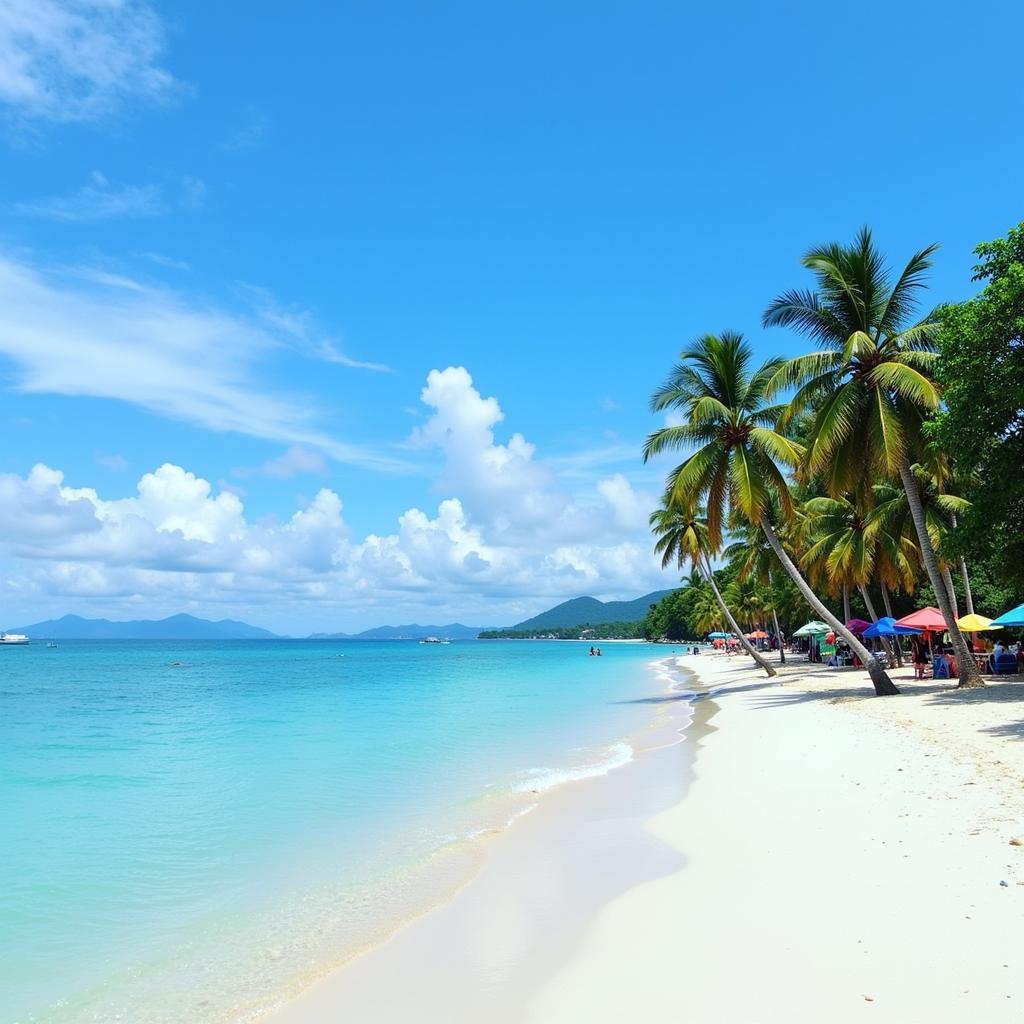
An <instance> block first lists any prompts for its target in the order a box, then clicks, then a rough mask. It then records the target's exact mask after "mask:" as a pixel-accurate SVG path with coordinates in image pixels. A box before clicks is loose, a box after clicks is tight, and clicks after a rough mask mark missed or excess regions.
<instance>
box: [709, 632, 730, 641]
mask: <svg viewBox="0 0 1024 1024" xmlns="http://www.w3.org/2000/svg"><path fill="white" fill-rule="evenodd" d="M730 635H731V634H729V633H708V639H709V640H727V639H728V638H729V636H730Z"/></svg>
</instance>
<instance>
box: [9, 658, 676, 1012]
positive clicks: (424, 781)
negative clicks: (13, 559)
mask: <svg viewBox="0 0 1024 1024" xmlns="http://www.w3.org/2000/svg"><path fill="white" fill-rule="evenodd" d="M588 650H589V645H587V644H579V643H572V642H558V641H550V642H545V641H501V640H493V641H454V642H452V643H451V644H447V645H444V644H420V643H417V642H412V641H387V642H370V641H288V640H273V641H262V640H239V641H189V642H185V641H178V642H170V641H166V642H165V641H61V642H60V643H59V645H58V646H57V647H47V646H46V645H45V644H42V643H38V642H37V643H34V644H32V645H31V646H28V647H11V648H5V649H0V832H2V837H0V1021H2V1022H3V1024H8V1022H11V1024H14V1022H17V1024H30V1022H31V1024H43V1022H45V1024H85V1022H89V1024H97V1022H101V1024H108V1022H111V1024H112V1022H124V1024H172V1022H173V1024H181V1022H183V1021H188V1022H190V1024H222V1022H229V1021H230V1022H245V1021H251V1020H255V1019H257V1018H259V1017H260V1016H261V1015H263V1014H265V1013H266V1012H267V1011H268V1010H271V1009H273V1008H274V1007H276V1006H278V1005H280V1004H281V1003H282V1001H284V1000H286V999H288V998H289V997H290V996H292V995H294V994H295V993H296V992H298V991H299V990H301V988H303V987H304V986H305V985H307V984H309V983H310V982H311V981H312V980H314V979H315V978H316V977H318V976H320V975H322V974H324V973H326V972H327V971H329V970H331V969H333V968H334V967H336V966H337V965H339V964H342V963H344V962H345V960H346V959H347V958H349V957H351V956H353V955H354V954H355V953H357V952H358V951H359V950H361V949H364V948H367V947H368V946H371V945H373V944H375V943H376V942H379V941H381V940H382V939H383V938H385V937H386V936H387V934H389V932H390V931H391V930H393V929H394V928H395V927H396V926H398V925H399V924H400V923H401V922H402V921H404V920H407V919H409V918H411V917H413V916H415V915H417V914H420V913H423V912H424V911H426V910H428V909H429V908H430V907H431V906H433V905H436V904H437V903H439V902H442V901H443V900H444V899H445V898H446V897H447V896H448V895H450V894H451V893H452V892H453V891H454V890H455V889H456V888H457V887H458V886H459V885H461V884H463V883H464V882H465V881H466V879H467V878H468V877H470V876H471V874H472V872H473V870H474V868H475V866H476V865H477V864H478V863H479V859H480V857H481V856H482V855H483V854H482V850H483V848H484V846H485V844H486V842H487V841H490V837H491V836H493V835H494V834H495V833H498V832H500V831H501V830H503V829H504V828H507V827H509V826H510V825H511V824H512V823H513V822H514V821H515V820H516V819H517V818H518V817H520V816H522V815H524V814H527V813H529V811H530V810H531V809H532V808H533V807H534V806H535V805H536V804H537V802H538V801H539V800H541V799H543V793H544V791H545V790H548V789H550V788H551V787H554V786H558V785H561V784H565V783H571V782H572V781H573V780H577V779H583V778H587V777H590V776H594V775H600V774H604V773H607V772H609V771H612V770H614V769H615V768H616V767H617V766H619V765H622V764H625V763H626V762H628V761H629V760H630V759H631V758H632V757H633V756H634V750H635V748H636V744H637V739H636V738H637V737H638V736H642V735H643V734H644V730H645V729H647V728H648V727H649V725H650V722H651V717H652V707H656V705H657V695H658V694H659V693H661V692H662V691H663V690H664V689H665V676H664V674H661V673H659V672H656V671H655V670H654V669H653V667H652V663H653V662H654V661H655V660H656V659H663V658H664V657H665V656H666V655H667V654H669V653H671V652H670V651H667V650H666V649H665V648H664V647H654V646H651V645H645V644H604V645H602V656H601V657H600V658H597V657H590V656H589V654H588Z"/></svg>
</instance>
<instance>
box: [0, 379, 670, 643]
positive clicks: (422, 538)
mask: <svg viewBox="0 0 1024 1024" xmlns="http://www.w3.org/2000/svg"><path fill="white" fill-rule="evenodd" d="M422 398H423V401H424V403H425V404H426V405H427V406H428V408H429V410H430V415H429V417H428V418H427V420H426V422H425V423H424V425H423V426H422V427H420V428H419V429H418V430H417V431H416V432H415V435H414V437H415V442H416V443H417V444H418V445H420V446H422V447H423V448H426V449H431V450H436V451H438V452H439V453H440V456H441V459H442V464H441V465H440V466H439V467H438V470H437V479H438V489H439V490H440V491H441V494H442V496H441V497H440V499H439V501H438V504H437V507H436V509H435V510H433V511H430V510H428V509H425V508H420V507H414V508H410V509H408V510H406V511H405V512H403V513H401V514H400V515H397V516H396V518H395V520H394V521H393V525H392V526H391V528H390V529H385V530H382V531H380V532H372V533H369V534H368V535H366V536H365V537H363V538H362V539H358V538H356V537H353V536H352V531H351V529H350V528H349V526H348V524H347V523H346V521H345V517H344V509H343V505H342V501H341V497H340V495H339V494H338V493H337V492H335V491H334V490H332V489H330V488H327V487H324V488H321V489H320V490H319V491H318V493H317V494H316V496H315V497H314V498H313V500H312V501H311V502H309V503H308V504H307V505H306V506H305V507H303V508H300V509H299V510H297V511H295V512H294V513H293V514H291V515H290V517H288V518H286V519H277V518H263V519H258V520H254V519H252V518H250V517H249V516H248V515H247V514H246V509H245V505H244V502H243V497H244V495H242V494H240V493H238V489H237V488H233V487H229V486H226V485H224V484H221V485H220V486H219V487H214V486H212V485H211V484H210V483H209V482H207V481H206V480H204V479H202V478H201V477H198V476H196V475H195V474H193V473H190V472H188V471H187V470H186V469H185V468H183V467H180V466H176V465H172V464H165V465H163V466H160V467H159V468H158V469H156V470H154V471H153V472H151V473H147V474H145V475H144V476H142V478H141V479H140V480H139V482H138V485H137V487H136V488H135V492H134V493H131V494H128V495H126V496H121V497H110V496H107V495H101V494H100V493H99V492H98V491H97V490H96V489H95V488H90V487H72V486H70V485H69V484H68V483H67V482H66V481H65V479H64V476H63V474H62V473H60V472H58V471H57V470H54V469H51V468H48V467H46V466H42V465H40V466H36V467H35V468H33V470H32V471H31V472H30V473H29V474H28V475H27V476H26V477H20V476H16V475H13V474H0V538H2V540H0V553H2V552H3V551H4V550H6V552H7V554H8V556H10V557H13V558H15V559H16V560H18V561H17V564H18V571H16V572H7V573H0V592H2V589H3V588H7V589H8V590H9V591H13V590H17V591H18V592H19V594H22V596H24V597H25V599H26V600H28V599H29V598H31V599H32V600H35V601H37V602H41V601H44V600H48V601H49V602H50V603H51V608H52V611H54V612H57V611H59V610H61V609H62V608H66V605H67V602H68V601H69V600H71V599H75V600H80V601H82V602H86V604H85V605H84V606H83V610H85V611H93V612H95V611H96V610H97V609H100V608H101V609H103V610H104V613H108V612H110V610H111V609H113V608H117V607H127V606H128V605H129V604H131V605H132V606H133V607H134V605H135V604H140V603H141V604H143V605H146V606H147V608H163V609H166V610H169V611H173V610H178V609H180V607H181V605H182V602H183V601H190V602H196V603H197V605H196V606H197V607H200V608H208V607H210V606H220V609H221V610H222V611H224V613H225V614H232V615H234V616H236V617H245V612H246V610H247V609H248V611H249V613H250V614H253V612H252V609H253V608H254V607H255V608H257V610H259V609H262V610H259V611H258V615H257V617H258V618H259V619H260V621H263V622H267V623H268V624H269V625H271V626H272V627H274V626H275V625H276V626H277V627H278V628H282V629H295V630H297V631H299V632H301V631H303V629H304V628H306V630H307V631H311V630H313V629H317V628H323V627H330V628H334V629H344V628H347V627H350V626H353V625H357V624H361V625H372V624H375V623H378V622H387V621H391V622H394V621H396V619H399V618H405V620H406V621H411V620H416V619H419V621H424V620H425V619H427V618H428V617H432V616H433V615H435V614H436V615H438V616H442V617H443V618H444V620H445V621H450V620H452V619H456V618H461V619H463V620H465V619H469V620H470V621H471V622H472V623H473V624H480V625H484V624H488V625H489V624H503V623H511V622H515V621H519V620H520V619H522V618H526V617H527V616H528V615H530V614H533V613H535V612H536V611H539V610H540V608H542V607H544V606H545V605H549V604H554V603H557V602H558V601H561V600H564V599H566V598H569V597H575V596H579V595H581V594H592V595H594V596H596V597H604V598H622V597H632V596H637V595H639V594H642V593H645V592H648V591H650V590H654V589H657V588H659V587H663V586H666V585H670V584H671V582H672V580H673V578H674V577H673V574H671V573H664V572H663V571H662V570H661V569H660V566H659V564H658V560H657V559H656V558H655V557H654V555H653V552H652V545H651V541H650V535H649V533H648V529H647V515H648V513H649V512H650V510H651V509H652V508H653V507H654V505H655V503H656V497H655V495H653V494H651V493H648V492H645V491H642V490H639V489H637V487H636V486H635V484H634V482H632V481H631V480H630V479H629V477H628V476H627V475H626V474H625V473H624V472H623V473H615V474H612V475H610V476H605V477H601V478H595V479H593V480H592V481H591V483H590V485H589V486H588V487H587V488H585V489H582V490H580V489H577V490H576V491H574V492H573V493H572V494H570V493H568V492H566V491H565V490H564V489H563V488H562V486H561V482H560V480H559V478H558V476H557V474H556V473H555V472H554V470H553V469H552V468H551V467H550V466H549V465H547V464H544V463H543V462H542V461H539V460H538V459H537V458H536V457H535V449H534V446H533V445H532V444H530V443H529V442H528V441H527V440H526V439H525V438H524V437H523V436H522V435H520V434H515V433H513V434H512V435H511V436H510V437H509V438H508V439H507V440H501V439H498V438H496V437H495V428H496V427H497V426H498V425H499V424H500V423H501V422H502V419H503V414H502V411H501V407H500V405H499V404H498V401H497V399H496V398H493V397H490V398H485V397H483V396H481V395H480V393H479V392H478V391H477V389H476V388H475V387H474V386H473V382H472V378H471V377H470V375H469V373H468V372H467V371H466V370H465V369H462V368H459V367H449V368H447V369H445V370H435V371H432V372H431V373H430V375H429V377H428V380H427V386H426V387H425V388H424V389H423V393H422ZM322 468H324V467H323V466H321V464H320V462H319V461H318V459H317V452H316V450H315V449H310V448H307V447H305V446H303V445H299V444H296V445H293V446H290V447H289V449H288V450H287V451H285V452H284V453H283V454H282V455H280V456H277V457H276V458H274V459H270V460H268V461H267V462H266V463H264V464H263V466H261V467H259V469H258V470H252V471H250V475H255V474H256V473H260V474H269V475H277V476H280V477H287V476H290V475H292V474H293V473H299V472H316V471H318V470H319V469H322ZM22 592H24V593H22ZM54 605H56V607H54ZM268 617H269V618H268ZM435 621H436V620H435ZM302 623H306V624H308V623H312V625H307V626H303V625H302Z"/></svg>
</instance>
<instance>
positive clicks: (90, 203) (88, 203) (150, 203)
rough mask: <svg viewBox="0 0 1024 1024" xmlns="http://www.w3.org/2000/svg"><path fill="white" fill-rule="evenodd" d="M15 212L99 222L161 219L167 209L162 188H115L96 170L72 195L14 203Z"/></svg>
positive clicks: (144, 186)
mask: <svg viewBox="0 0 1024 1024" xmlns="http://www.w3.org/2000/svg"><path fill="white" fill-rule="evenodd" d="M14 209H15V210H16V211H17V212H18V213H23V214H27V215H28V216H31V217H45V218H47V219H48V220H63V221H97V220H113V219H115V218H121V217H158V216H159V215H160V214H162V213H164V212H165V211H166V209H167V207H166V204H165V203H164V198H163V192H162V189H161V188H160V186H159V185H113V184H111V183H110V182H109V181H108V180H107V178H106V177H105V176H104V175H103V174H101V173H100V172H99V171H93V173H92V176H91V178H90V180H89V183H88V184H86V185H83V186H82V187H81V188H80V189H78V190H77V191H75V192H72V193H70V194H69V195H66V196H49V197H47V198H45V199H34V200H31V201H29V202H23V203H15V204H14Z"/></svg>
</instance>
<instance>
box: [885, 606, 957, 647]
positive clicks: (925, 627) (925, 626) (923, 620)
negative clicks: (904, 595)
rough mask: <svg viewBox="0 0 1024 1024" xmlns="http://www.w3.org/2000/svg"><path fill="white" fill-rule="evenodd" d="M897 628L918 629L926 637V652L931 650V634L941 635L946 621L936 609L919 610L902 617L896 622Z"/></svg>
mask: <svg viewBox="0 0 1024 1024" xmlns="http://www.w3.org/2000/svg"><path fill="white" fill-rule="evenodd" d="M896 625H897V626H910V628H911V629H920V630H921V631H922V632H924V633H926V634H927V636H928V651H929V653H930V652H931V649H932V633H942V632H943V631H944V630H945V628H946V620H945V619H944V618H943V617H942V612H940V611H939V609H938V608H932V607H930V606H929V607H928V608H919V609H918V610H917V611H916V612H911V613H910V614H909V615H904V616H903V618H902V619H897V620H896Z"/></svg>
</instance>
